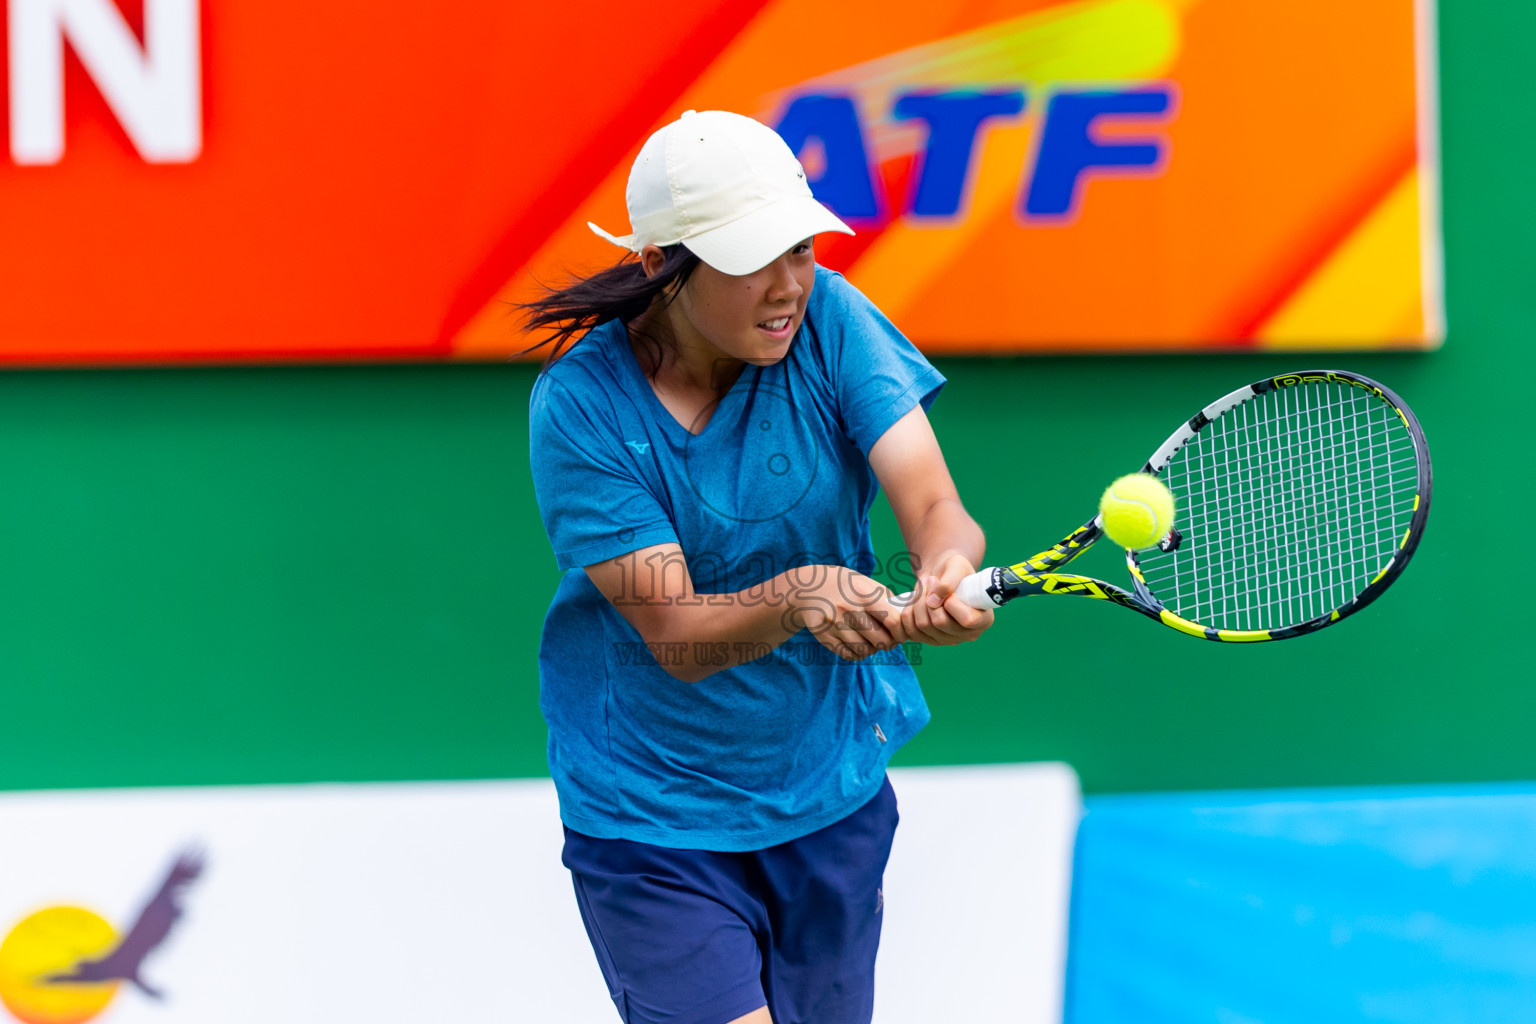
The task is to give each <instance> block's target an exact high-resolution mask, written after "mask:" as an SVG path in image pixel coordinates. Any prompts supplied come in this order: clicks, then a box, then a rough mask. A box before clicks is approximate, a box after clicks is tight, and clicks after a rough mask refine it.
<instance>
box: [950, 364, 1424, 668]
mask: <svg viewBox="0 0 1536 1024" xmlns="http://www.w3.org/2000/svg"><path fill="white" fill-rule="evenodd" d="M1316 382H1327V383H1336V384H1347V385H1349V386H1351V387H1356V388H1360V389H1362V390H1364V391H1366V392H1368V393H1370V394H1371V395H1373V396H1375V397H1376V398H1378V399H1380V400H1381V401H1383V402H1385V403H1386V404H1387V405H1388V406H1389V407H1390V408H1391V409H1392V410H1393V411H1394V412H1396V413H1397V415H1398V416H1399V418H1401V419H1402V421H1403V425H1404V426H1405V427H1407V429H1408V433H1409V436H1410V437H1411V438H1412V440H1413V449H1414V459H1415V462H1416V467H1417V470H1418V481H1417V491H1416V493H1415V496H1414V505H1413V512H1412V515H1411V517H1410V519H1409V523H1408V528H1407V530H1406V531H1405V532H1404V534H1403V539H1402V541H1401V542H1400V543H1399V544H1398V546H1397V550H1395V551H1394V552H1393V553H1392V557H1391V558H1390V559H1388V561H1387V564H1386V565H1384V566H1382V568H1381V569H1380V571H1378V572H1377V574H1376V576H1375V577H1374V578H1373V579H1372V580H1371V582H1370V583H1368V584H1367V585H1366V586H1365V588H1364V589H1363V590H1361V591H1360V593H1358V594H1356V595H1355V596H1354V597H1353V598H1351V599H1350V600H1349V601H1347V602H1345V603H1344V605H1342V606H1341V607H1339V608H1336V609H1333V610H1332V611H1330V612H1328V613H1326V614H1323V615H1319V616H1316V617H1314V618H1311V619H1308V620H1306V621H1303V622H1299V623H1295V624H1292V625H1289V626H1282V627H1278V628H1276V629H1219V628H1216V627H1213V626H1206V625H1202V624H1201V623H1198V622H1192V621H1190V620H1189V619H1186V618H1183V617H1181V616H1179V615H1177V614H1176V613H1174V612H1173V611H1172V610H1170V609H1168V608H1166V607H1164V606H1163V603H1162V602H1161V601H1159V600H1158V599H1157V597H1156V596H1155V595H1154V594H1153V593H1152V592H1151V591H1150V590H1149V589H1148V588H1147V584H1146V580H1145V578H1144V577H1143V575H1142V572H1141V562H1140V556H1139V553H1138V552H1137V551H1135V550H1133V549H1127V550H1126V553H1125V562H1126V567H1127V568H1128V569H1129V570H1130V573H1131V580H1132V584H1131V589H1130V590H1126V589H1124V588H1123V587H1117V586H1115V585H1114V584H1112V583H1106V582H1105V581H1103V580H1099V579H1094V578H1093V577H1091V576H1078V575H1074V574H1072V573H1063V572H1060V571H1058V570H1060V569H1061V568H1063V567H1065V566H1066V565H1067V564H1069V563H1070V562H1071V561H1072V560H1073V559H1075V558H1077V557H1078V556H1079V555H1081V554H1082V553H1083V552H1084V551H1087V550H1088V549H1089V548H1090V547H1092V546H1093V545H1094V543H1095V542H1097V541H1098V540H1099V538H1101V537H1102V536H1104V526H1103V523H1102V522H1101V521H1100V519H1099V517H1098V516H1095V517H1094V518H1092V519H1090V520H1088V521H1087V522H1086V523H1084V524H1083V525H1082V526H1079V527H1078V528H1077V529H1076V530H1073V531H1072V532H1071V533H1069V534H1067V536H1066V537H1064V538H1062V540H1060V541H1058V542H1057V543H1056V544H1053V545H1052V546H1051V547H1049V548H1046V549H1045V550H1044V551H1041V552H1039V553H1038V554H1036V555H1033V556H1031V557H1030V558H1026V559H1025V560H1024V561H1022V562H1019V563H1017V564H1015V565H1010V566H997V567H995V568H992V569H984V570H982V571H981V572H979V573H977V574H976V575H975V576H973V577H971V578H970V579H969V580H967V581H966V583H968V584H970V586H968V587H964V589H963V590H962V592H961V596H962V598H963V599H966V600H968V602H969V603H971V604H973V605H974V606H976V607H1000V606H1002V605H1004V604H1007V603H1008V602H1009V601H1012V600H1014V599H1016V598H1020V597H1033V596H1036V595H1040V594H1050V595H1064V596H1076V597H1088V598H1093V599H1095V600H1100V601H1111V602H1113V603H1115V604H1118V605H1123V606H1124V607H1126V608H1131V609H1133V610H1135V611H1138V612H1140V613H1141V614H1143V615H1145V616H1147V617H1148V618H1151V619H1156V620H1157V621H1159V622H1161V623H1163V625H1165V626H1168V627H1170V628H1172V629H1176V630H1178V631H1179V632H1181V633H1187V634H1189V635H1190V636H1196V637H1202V638H1204V639H1206V640H1215V641H1219V642H1223V643H1255V642H1262V641H1267V640H1288V639H1290V638H1291V637H1297V636H1304V635H1305V634H1307V633H1315V632H1316V631H1317V630H1319V629H1322V628H1323V627H1325V626H1330V625H1332V624H1333V623H1335V622H1339V621H1341V620H1342V619H1346V618H1348V617H1349V616H1351V615H1353V614H1354V613H1355V612H1358V611H1359V610H1360V609H1362V608H1364V607H1365V606H1366V605H1368V604H1370V603H1371V602H1372V601H1374V600H1376V598H1378V597H1380V596H1381V594H1382V592H1383V591H1385V590H1386V589H1387V587H1389V586H1391V584H1392V582H1393V581H1394V580H1396V579H1397V577H1398V576H1400V575H1402V572H1403V569H1404V568H1406V567H1407V565H1408V561H1409V559H1411V558H1412V557H1413V554H1414V552H1415V551H1416V550H1418V546H1419V540H1420V539H1421V538H1422V537H1423V534H1424V525H1425V523H1426V522H1428V519H1429V501H1430V492H1431V483H1432V472H1431V466H1430V461H1429V446H1428V443H1427V442H1426V441H1425V438H1424V431H1423V428H1421V427H1420V426H1419V421H1418V419H1417V418H1416V417H1415V416H1414V415H1413V412H1412V410H1410V409H1409V408H1408V406H1407V405H1406V404H1405V403H1404V402H1403V400H1402V399H1401V398H1399V397H1398V396H1397V394H1396V393H1395V392H1393V391H1392V390H1391V389H1390V388H1388V387H1386V386H1385V385H1383V384H1380V383H1378V382H1377V381H1374V380H1371V379H1370V378H1369V377H1364V376H1361V375H1360V374H1357V373H1350V372H1348V371H1346V370H1303V371H1299V372H1296V373H1286V374H1280V375H1279V376H1276V377H1266V378H1264V379H1263V380H1258V381H1255V382H1254V383H1252V384H1249V385H1247V386H1246V387H1241V388H1238V389H1237V390H1236V391H1233V392H1231V393H1230V394H1227V395H1223V396H1222V397H1221V398H1218V399H1217V400H1216V401H1214V402H1212V403H1210V404H1209V405H1207V406H1206V407H1205V408H1204V409H1202V410H1200V412H1198V413H1196V414H1195V415H1194V416H1193V417H1191V418H1190V419H1189V420H1188V421H1187V422H1186V423H1184V424H1183V425H1182V426H1180V427H1179V429H1178V430H1175V431H1174V432H1173V433H1172V434H1171V435H1169V437H1168V439H1167V440H1166V441H1164V442H1163V443H1162V444H1161V445H1159V446H1158V448H1157V450H1156V451H1154V452H1153V453H1152V457H1151V458H1149V459H1147V461H1146V463H1145V465H1143V466H1142V468H1141V472H1143V473H1150V474H1152V475H1154V476H1159V477H1160V476H1161V474H1162V471H1163V470H1164V469H1166V468H1167V467H1168V464H1169V463H1170V462H1171V461H1172V460H1173V457H1174V455H1176V454H1177V453H1178V451H1179V450H1180V449H1181V448H1183V447H1184V446H1185V445H1187V444H1188V443H1189V442H1190V441H1192V440H1194V439H1195V438H1196V437H1198V436H1199V435H1200V432H1201V431H1202V430H1204V429H1205V428H1206V427H1207V426H1209V425H1210V424H1212V423H1214V422H1216V420H1217V419H1219V418H1220V417H1221V416H1222V415H1223V414H1225V413H1227V412H1230V411H1231V410H1233V409H1235V408H1237V407H1238V406H1240V405H1242V404H1243V403H1244V402H1247V401H1250V400H1252V399H1254V398H1257V397H1258V396H1260V395H1264V394H1268V393H1269V392H1271V391H1276V390H1278V389H1280V388H1286V387H1296V386H1298V385H1301V384H1311V383H1316ZM1173 542H1174V543H1177V541H1176V540H1174V541H1173ZM1165 543H1167V540H1165ZM972 581H975V582H974V583H973V582H972ZM963 586H964V585H963ZM973 597H974V599H973Z"/></svg>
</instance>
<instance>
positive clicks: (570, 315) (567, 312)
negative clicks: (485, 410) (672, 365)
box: [521, 243, 699, 373]
mask: <svg viewBox="0 0 1536 1024" xmlns="http://www.w3.org/2000/svg"><path fill="white" fill-rule="evenodd" d="M661 251H662V254H663V255H664V257H665V259H664V260H663V261H662V264H661V271H660V273H658V274H657V275H656V276H655V277H646V276H645V271H644V270H642V269H641V268H640V260H639V259H638V258H637V257H636V256H635V254H633V253H630V254H628V255H626V256H625V257H624V258H623V259H622V260H620V261H619V262H618V263H617V264H616V265H615V266H612V267H609V268H608V269H607V270H600V271H598V272H597V273H595V274H593V275H592V276H591V277H588V278H583V279H581V280H578V281H575V282H574V283H572V284H569V285H567V286H566V287H564V288H557V289H553V290H551V291H550V293H549V294H548V295H545V296H544V297H543V298H539V299H534V300H533V301H532V302H528V303H524V304H523V306H522V307H521V308H522V310H523V323H524V326H526V327H527V329H528V330H530V331H538V330H547V331H548V332H549V337H547V338H545V339H544V340H543V341H540V342H537V343H535V344H533V345H529V346H528V347H527V348H525V349H523V352H522V353H521V354H526V353H529V352H534V351H537V350H538V349H541V348H544V347H545V346H546V345H548V346H550V348H549V349H548V358H547V359H546V360H545V364H544V365H546V366H548V365H549V364H550V363H553V362H554V361H555V360H556V359H558V358H560V355H561V353H562V352H564V351H565V349H566V347H567V346H569V345H570V344H572V343H573V342H575V341H578V340H580V338H581V336H582V335H584V334H586V333H587V332H588V331H590V330H591V329H592V328H594V327H597V326H599V325H600V324H605V323H607V322H608V321H610V320H618V321H620V322H621V323H625V324H627V323H629V322H630V321H631V320H634V319H635V318H636V317H638V316H640V315H641V314H642V313H644V312H645V311H646V310H648V309H650V308H651V305H652V303H653V302H654V301H655V299H656V297H657V296H661V297H662V303H663V305H665V304H666V303H669V302H671V301H672V299H673V297H674V296H676V295H677V293H678V291H679V290H680V289H681V288H682V287H683V285H685V284H687V283H688V278H689V276H691V275H692V274H693V270H694V268H695V267H697V266H698V265H699V258H698V257H697V256H695V255H694V254H693V253H691V252H689V251H688V248H687V247H686V246H684V245H683V244H681V243H678V244H677V245H668V246H665V247H663V248H662V250H661ZM635 334H636V336H637V337H639V338H640V339H641V340H642V341H644V342H645V343H646V345H647V346H648V348H649V349H650V355H651V357H652V358H651V361H650V366H651V370H650V372H651V373H654V372H655V369H654V368H655V367H657V366H660V365H661V359H662V355H663V353H664V350H665V348H666V347H667V343H668V342H669V341H670V338H659V337H657V336H656V335H654V334H652V333H651V332H649V331H647V330H645V329H643V328H641V329H639V330H636V331H635Z"/></svg>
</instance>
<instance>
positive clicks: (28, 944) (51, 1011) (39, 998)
mask: <svg viewBox="0 0 1536 1024" xmlns="http://www.w3.org/2000/svg"><path fill="white" fill-rule="evenodd" d="M116 943H117V933H116V932H115V931H113V930H112V925H110V924H109V923H107V921H106V920H105V919H104V918H102V917H101V915H99V914H95V913H92V912H91V911H89V910H86V909H84V908H83V907H49V908H48V909H47V910H39V911H38V912H37V913H35V914H32V915H31V916H29V917H27V918H25V919H23V920H22V922H21V923H20V924H18V925H17V926H16V927H15V928H12V929H11V933H10V934H9V935H7V936H6V937H5V941H4V942H0V1002H3V1003H5V1008H6V1009H8V1010H10V1011H11V1013H12V1014H14V1015H15V1017H16V1019H17V1020H19V1021H21V1022H22V1024H84V1022H85V1021H88V1020H90V1019H91V1018H92V1017H94V1016H96V1015H97V1014H98V1013H100V1012H101V1011H102V1010H104V1009H106V1008H107V1004H108V1003H110V1002H111V1001H112V997H113V996H115V995H117V988H118V985H119V984H120V982H117V981H98V982H70V981H53V980H51V979H52V978H53V976H55V975H58V974H62V973H64V972H67V971H68V970H69V969H70V968H71V967H73V966H74V965H75V964H76V963H78V962H79V961H81V960H83V959H86V958H88V957H95V956H99V955H101V954H103V953H105V952H106V951H107V950H109V949H111V948H112V947H113V946H114V945H115V944H116Z"/></svg>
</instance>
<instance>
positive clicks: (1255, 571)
mask: <svg viewBox="0 0 1536 1024" xmlns="http://www.w3.org/2000/svg"><path fill="white" fill-rule="evenodd" d="M1163 479H1164V481H1165V482H1166V483H1167V484H1168V485H1169V487H1170V489H1171V490H1172V491H1173V493H1174V496H1175V498H1176V500H1177V501H1178V506H1179V514H1178V526H1179V530H1180V532H1181V533H1182V534H1183V541H1182V543H1181V545H1180V547H1179V549H1178V550H1177V551H1174V552H1171V553H1165V552H1161V551H1157V550H1155V549H1154V550H1150V551H1146V552H1143V553H1142V554H1141V558H1140V561H1141V568H1142V573H1143V576H1144V578H1145V580H1146V583H1147V587H1148V589H1149V590H1151V591H1152V593H1153V594H1154V595H1156V596H1157V598H1158V599H1159V600H1160V601H1162V602H1163V604H1164V605H1165V606H1166V607H1168V608H1170V609H1171V610H1173V611H1174V612H1175V613H1176V614H1178V615H1180V616H1182V617H1183V618H1186V619H1190V620H1193V621H1195V622H1199V623H1202V624H1204V625H1209V626H1215V627H1217V628H1220V629H1241V630H1250V629H1252V630H1263V629H1277V628H1280V627H1283V626H1287V625H1294V624H1297V623H1300V622H1305V621H1308V620H1310V619H1314V618H1317V617H1320V616H1324V615H1327V614H1329V613H1330V612H1332V611H1334V610H1336V609H1338V608H1341V607H1343V606H1344V605H1346V604H1348V603H1349V602H1350V601H1351V600H1353V599H1354V598H1355V597H1356V596H1358V595H1359V594H1360V592H1361V591H1363V590H1364V589H1365V588H1366V587H1367V586H1369V584H1370V583H1371V581H1372V580H1373V579H1375V578H1376V576H1377V575H1379V574H1380V572H1381V571H1382V570H1383V569H1384V568H1385V567H1386V566H1387V565H1388V564H1389V563H1390V561H1391V559H1392V557H1393V555H1394V554H1395V553H1396V551H1397V547H1398V544H1399V543H1400V541H1401V538H1402V536H1403V534H1404V532H1405V531H1406V530H1407V527H1408V523H1409V520H1410V519H1411V517H1412V515H1413V509H1414V500H1415V496H1416V494H1417V485H1418V460H1417V455H1416V451H1415V447H1414V443H1413V438H1412V436H1411V435H1410V434H1409V432H1408V429H1407V427H1406V426H1405V425H1404V423H1403V421H1402V420H1401V418H1399V416H1398V415H1397V413H1396V411H1395V410H1394V409H1393V408H1392V407H1391V406H1390V405H1388V404H1387V403H1385V402H1383V401H1382V400H1380V399H1379V398H1377V397H1376V396H1374V395H1371V394H1369V393H1367V392H1364V391H1362V390H1360V389H1358V388H1355V387H1352V386H1350V385H1347V384H1342V383H1337V382H1317V383H1310V384H1305V385H1299V386H1294V387H1288V388H1279V389H1276V390H1275V391H1272V392H1268V393H1266V394H1264V395H1261V396H1258V397H1256V398H1255V399H1252V400H1250V401H1248V402H1245V403H1243V404H1242V405H1240V406H1237V407H1236V408H1234V409H1232V410H1230V411H1229V412H1227V413H1226V414H1224V415H1222V416H1220V417H1218V418H1217V419H1216V420H1215V421H1214V422H1212V423H1210V424H1209V425H1207V426H1206V427H1205V429H1203V430H1202V431H1200V432H1199V433H1198V434H1197V435H1196V436H1195V437H1194V438H1193V439H1192V440H1191V441H1190V442H1189V443H1188V444H1186V445H1185V446H1184V447H1183V448H1181V449H1180V450H1179V451H1178V452H1176V453H1175V455H1174V457H1173V459H1172V460H1171V461H1170V463H1169V465H1168V466H1167V468H1166V469H1165V470H1164V471H1163Z"/></svg>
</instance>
